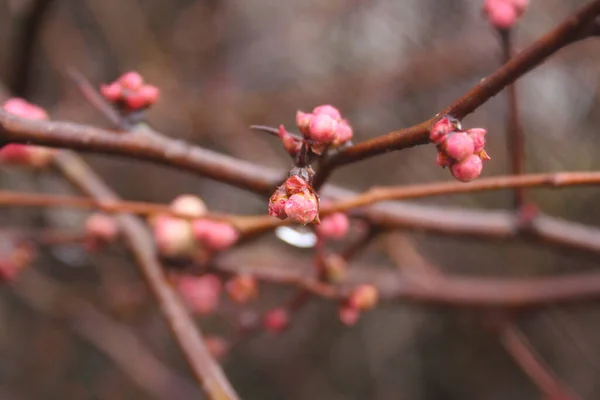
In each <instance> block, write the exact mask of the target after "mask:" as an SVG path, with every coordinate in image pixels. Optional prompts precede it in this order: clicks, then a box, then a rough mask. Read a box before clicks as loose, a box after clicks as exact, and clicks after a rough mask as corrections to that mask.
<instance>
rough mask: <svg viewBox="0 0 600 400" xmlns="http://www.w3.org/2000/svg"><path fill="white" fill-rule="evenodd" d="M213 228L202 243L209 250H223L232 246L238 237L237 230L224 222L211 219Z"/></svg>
mask: <svg viewBox="0 0 600 400" xmlns="http://www.w3.org/2000/svg"><path fill="white" fill-rule="evenodd" d="M211 222H212V226H213V228H212V229H211V231H210V234H209V235H208V236H206V238H205V241H204V244H205V245H206V247H208V248H209V249H211V250H215V251H223V250H225V249H228V248H230V247H231V246H233V244H234V243H235V242H237V240H238V239H239V237H240V235H239V233H238V231H237V230H236V229H235V228H234V227H233V226H231V225H229V224H228V223H225V222H217V221H211Z"/></svg>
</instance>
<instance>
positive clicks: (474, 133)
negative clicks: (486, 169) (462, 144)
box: [466, 128, 487, 153]
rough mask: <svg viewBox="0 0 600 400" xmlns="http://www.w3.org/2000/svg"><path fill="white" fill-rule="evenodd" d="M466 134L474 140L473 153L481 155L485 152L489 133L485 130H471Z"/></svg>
mask: <svg viewBox="0 0 600 400" xmlns="http://www.w3.org/2000/svg"><path fill="white" fill-rule="evenodd" d="M466 133H467V135H468V136H469V137H470V138H471V139H472V140H473V152H474V153H479V152H480V151H481V150H483V148H484V147H485V135H486V133H487V131H486V130H485V129H483V128H471V129H468V130H467V132H466Z"/></svg>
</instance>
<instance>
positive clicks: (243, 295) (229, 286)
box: [225, 275, 258, 303]
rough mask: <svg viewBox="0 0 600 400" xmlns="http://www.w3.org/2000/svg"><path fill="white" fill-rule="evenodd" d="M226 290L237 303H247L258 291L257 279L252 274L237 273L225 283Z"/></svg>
mask: <svg viewBox="0 0 600 400" xmlns="http://www.w3.org/2000/svg"><path fill="white" fill-rule="evenodd" d="M225 290H226V291H227V294H228V295H229V297H230V298H231V299H232V300H233V301H235V302H236V303H246V302H248V301H249V300H251V299H252V298H254V297H256V294H257V293H258V287H257V284H256V279H254V278H253V277H252V276H250V275H237V276H235V277H233V278H231V279H229V280H228V281H227V283H226V284H225Z"/></svg>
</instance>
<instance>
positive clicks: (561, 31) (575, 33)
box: [314, 0, 600, 188]
mask: <svg viewBox="0 0 600 400" xmlns="http://www.w3.org/2000/svg"><path fill="white" fill-rule="evenodd" d="M598 14H600V0H595V1H593V2H591V3H589V4H588V5H586V6H585V7H583V8H582V9H580V10H579V11H577V12H576V13H575V14H573V15H572V16H570V17H569V18H567V19H566V20H565V21H564V22H563V23H561V24H560V25H558V26H557V27H556V28H554V29H553V30H551V31H550V32H548V33H547V34H546V35H544V36H542V37H541V38H540V39H538V40H537V41H536V42H534V43H533V44H532V45H531V46H529V47H528V48H527V49H525V50H523V51H522V52H521V53H519V54H517V55H516V56H515V57H513V58H512V59H511V60H510V61H508V62H507V63H505V64H504V65H503V66H502V67H500V68H499V69H497V70H496V71H495V72H493V73H492V74H490V75H488V76H487V77H485V78H483V79H482V80H481V81H480V82H479V83H478V84H477V85H475V86H474V87H473V88H472V89H471V90H469V91H468V92H467V93H465V94H464V95H463V96H461V97H460V98H459V99H457V100H456V101H454V102H453V103H452V104H450V105H449V106H448V107H446V108H445V109H444V110H443V111H441V112H440V113H438V114H437V115H436V116H435V117H434V118H432V119H431V120H429V121H424V122H422V123H420V124H417V125H414V126H411V127H409V128H405V129H401V130H398V131H394V132H391V133H388V134H387V135H383V136H379V137H376V138H373V139H369V140H366V141H364V142H361V143H358V144H356V145H354V146H351V147H349V148H347V149H345V150H342V151H340V152H339V153H337V154H335V155H334V156H332V157H331V158H329V159H328V160H327V161H326V162H325V163H323V166H322V168H321V169H320V170H319V171H318V172H317V174H316V175H315V178H314V185H315V187H316V188H320V187H321V185H322V184H323V183H324V182H325V180H326V179H327V177H328V176H329V175H330V174H331V172H332V171H333V170H334V169H335V168H336V167H340V166H342V165H346V164H350V163H353V162H356V161H360V160H364V159H366V158H369V157H373V156H376V155H379V154H383V153H387V152H389V151H392V150H401V149H406V148H409V147H413V146H417V145H421V144H427V143H428V142H429V126H430V125H431V123H433V121H435V119H436V118H437V117H438V116H441V115H452V116H453V117H455V118H457V119H462V118H464V117H465V116H467V115H468V114H470V113H472V112H473V111H475V110H476V109H477V108H478V107H479V106H481V105H482V104H483V103H485V102H486V101H488V100H489V99H490V98H491V97H493V96H495V95H496V94H498V93H499V92H500V91H501V90H502V89H504V88H505V87H506V86H507V85H509V84H511V83H512V82H514V81H515V80H517V79H518V78H520V77H521V76H523V75H524V74H525V73H527V72H529V71H530V70H532V69H533V68H535V67H536V66H538V65H539V64H541V63H542V62H543V61H544V60H545V59H546V58H547V57H549V56H551V55H552V54H554V53H556V52H557V51H559V50H560V49H562V48H563V47H565V46H566V45H568V44H570V43H572V42H574V41H576V40H578V39H582V38H583V37H584V36H585V35H586V34H588V33H589V28H590V26H591V25H592V24H593V23H594V20H595V18H596V17H597V16H598Z"/></svg>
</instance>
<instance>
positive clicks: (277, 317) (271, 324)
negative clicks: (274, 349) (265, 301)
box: [263, 308, 290, 333]
mask: <svg viewBox="0 0 600 400" xmlns="http://www.w3.org/2000/svg"><path fill="white" fill-rule="evenodd" d="M289 322H290V316H289V313H288V312H287V310H286V309H284V308H275V309H273V310H271V311H269V312H267V314H266V315H265V317H264V319H263V325H264V327H265V329H267V330H268V331H269V332H273V333H281V332H283V331H284V330H285V329H286V328H287V327H288V325H289Z"/></svg>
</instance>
